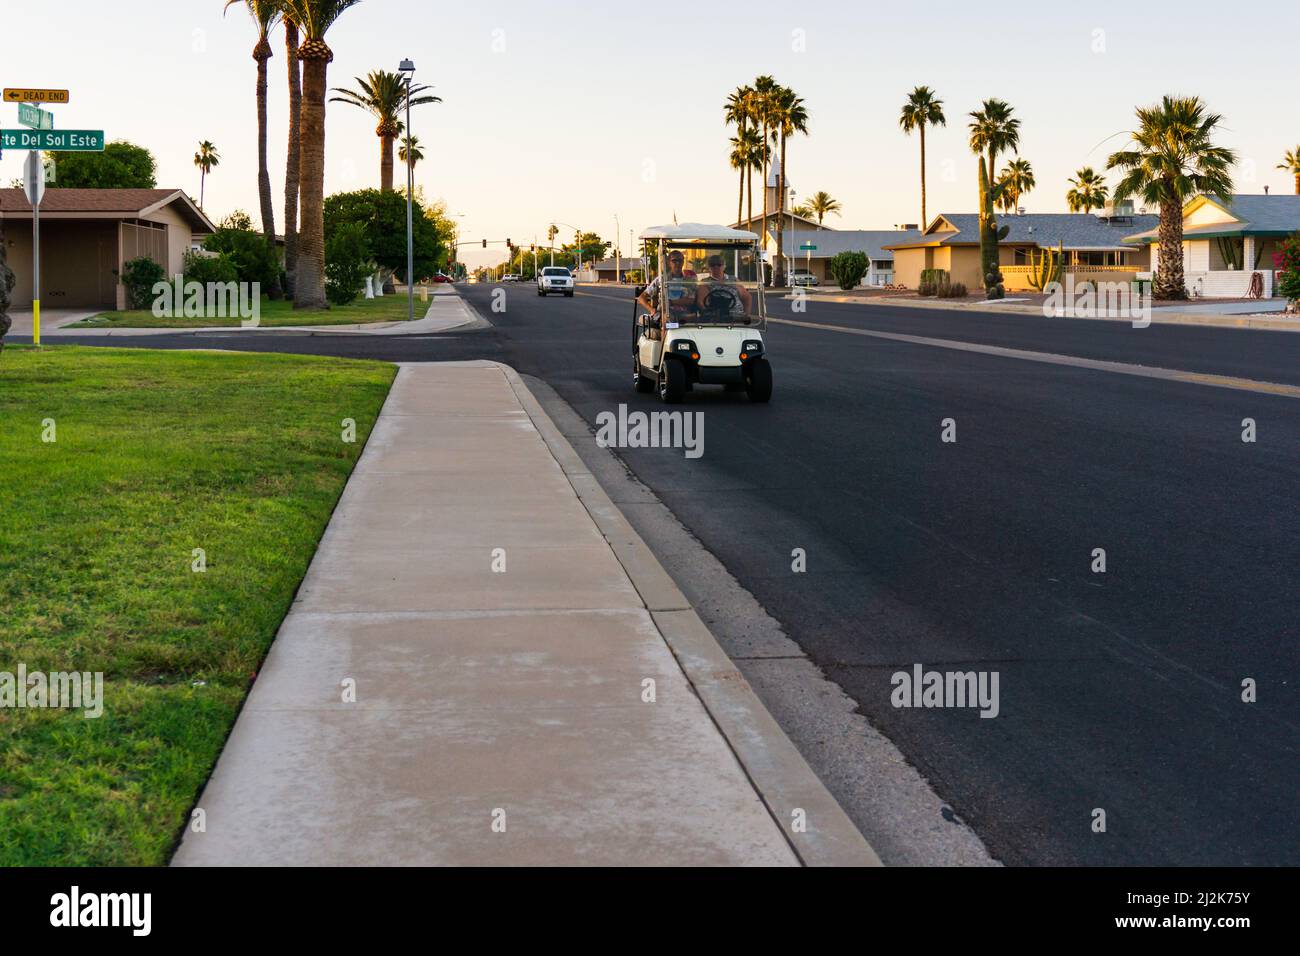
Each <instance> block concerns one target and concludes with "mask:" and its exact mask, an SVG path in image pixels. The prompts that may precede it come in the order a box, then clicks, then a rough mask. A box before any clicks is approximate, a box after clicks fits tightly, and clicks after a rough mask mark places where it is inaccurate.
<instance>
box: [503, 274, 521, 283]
mask: <svg viewBox="0 0 1300 956" xmlns="http://www.w3.org/2000/svg"><path fill="white" fill-rule="evenodd" d="M523 279H524V277H523V276H521V275H519V274H518V273H516V272H507V273H506V274H505V275H503V276H502V277H501V281H502V282H522V281H523Z"/></svg>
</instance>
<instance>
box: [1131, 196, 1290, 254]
mask: <svg viewBox="0 0 1300 956" xmlns="http://www.w3.org/2000/svg"><path fill="white" fill-rule="evenodd" d="M1197 198H1198V199H1199V198H1201V197H1197ZM1195 201H1196V200H1195V199H1193V200H1191V202H1195ZM1210 202H1213V203H1215V205H1220V203H1218V202H1217V200H1213V199H1211V200H1210ZM1189 205H1190V203H1189ZM1184 208H1186V207H1184ZM1226 208H1227V210H1228V212H1229V213H1231V214H1232V215H1233V216H1235V217H1236V218H1237V221H1236V222H1215V223H1206V224H1205V225H1201V226H1188V227H1187V228H1186V229H1184V230H1183V236H1184V238H1188V239H1195V238H1197V237H1198V236H1200V237H1202V238H1209V237H1213V236H1231V235H1246V234H1256V235H1258V234H1272V235H1289V234H1291V233H1293V232H1297V231H1300V196H1288V195H1285V194H1284V195H1280V196H1263V195H1258V194H1251V195H1245V194H1238V195H1235V196H1233V197H1232V202H1231V204H1229V205H1228V206H1227V207H1226ZM1158 221H1159V219H1158V217H1157V222H1158ZM1157 236H1158V230H1156V229H1148V230H1146V231H1143V232H1137V233H1134V234H1130V235H1129V236H1128V241H1129V242H1132V243H1141V242H1143V241H1145V240H1148V239H1155V238H1157Z"/></svg>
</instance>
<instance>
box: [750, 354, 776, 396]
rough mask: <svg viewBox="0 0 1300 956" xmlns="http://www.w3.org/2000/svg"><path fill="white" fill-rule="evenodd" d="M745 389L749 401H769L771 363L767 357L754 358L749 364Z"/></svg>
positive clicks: (770, 394) (770, 392) (770, 393)
mask: <svg viewBox="0 0 1300 956" xmlns="http://www.w3.org/2000/svg"><path fill="white" fill-rule="evenodd" d="M745 391H747V392H749V400H750V401H751V402H770V401H771V400H772V365H771V363H769V362H768V360H767V359H764V358H761V359H755V360H754V361H753V362H751V363H750V364H749V375H748V376H746V381H745Z"/></svg>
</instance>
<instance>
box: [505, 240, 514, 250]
mask: <svg viewBox="0 0 1300 956" xmlns="http://www.w3.org/2000/svg"><path fill="white" fill-rule="evenodd" d="M514 247H515V244H514V243H513V242H511V241H510V240H509V239H507V240H506V248H507V249H511V250H513V249H514Z"/></svg>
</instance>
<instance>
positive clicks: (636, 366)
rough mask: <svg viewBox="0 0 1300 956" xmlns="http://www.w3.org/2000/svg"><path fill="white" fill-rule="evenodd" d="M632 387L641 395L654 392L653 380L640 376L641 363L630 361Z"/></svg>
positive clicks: (634, 360)
mask: <svg viewBox="0 0 1300 956" xmlns="http://www.w3.org/2000/svg"><path fill="white" fill-rule="evenodd" d="M632 387H633V388H634V389H636V390H637V391H638V392H640V393H641V394H642V395H649V394H650V393H651V392H653V391H654V390H655V380H654V379H652V378H646V377H645V376H644V375H642V374H641V363H640V362H639V361H638V360H637V359H635V358H634V359H632Z"/></svg>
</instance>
